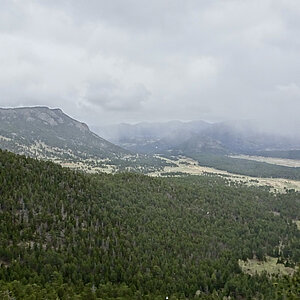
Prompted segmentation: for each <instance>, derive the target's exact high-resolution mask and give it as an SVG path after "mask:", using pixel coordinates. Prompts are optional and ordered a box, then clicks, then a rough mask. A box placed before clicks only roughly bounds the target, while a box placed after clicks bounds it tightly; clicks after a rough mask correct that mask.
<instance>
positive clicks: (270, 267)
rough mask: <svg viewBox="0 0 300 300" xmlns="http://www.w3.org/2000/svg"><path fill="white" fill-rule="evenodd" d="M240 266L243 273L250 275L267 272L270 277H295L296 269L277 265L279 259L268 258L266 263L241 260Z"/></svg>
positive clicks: (255, 260) (256, 260) (254, 260)
mask: <svg viewBox="0 0 300 300" xmlns="http://www.w3.org/2000/svg"><path fill="white" fill-rule="evenodd" d="M239 265H240V267H241V269H242V271H243V272H244V273H246V274H249V275H255V274H256V273H257V274H261V273H263V272H267V273H268V274H269V275H273V274H275V275H276V274H280V275H293V274H294V272H295V271H296V269H293V268H290V267H285V266H284V264H277V258H276V257H271V256H267V257H266V261H259V260H258V259H256V258H254V259H248V260H247V261H243V260H241V259H239Z"/></svg>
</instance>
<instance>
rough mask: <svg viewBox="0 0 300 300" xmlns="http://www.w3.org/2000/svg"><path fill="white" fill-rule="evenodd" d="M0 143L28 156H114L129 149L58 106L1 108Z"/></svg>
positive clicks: (6, 147) (124, 153)
mask: <svg viewBox="0 0 300 300" xmlns="http://www.w3.org/2000/svg"><path fill="white" fill-rule="evenodd" d="M0 136H1V137H0V141H1V147H2V148H5V149H8V150H13V151H14V152H17V153H22V154H27V155H31V156H35V155H42V156H45V157H47V156H49V155H51V152H52V155H53V152H54V151H53V149H52V151H51V148H55V150H56V151H55V155H56V156H57V157H66V156H69V157H72V156H73V157H77V158H86V157H98V158H115V157H120V156H122V155H126V154H128V151H126V150H124V149H122V148H120V147H118V146H115V145H113V144H111V143H109V142H108V141H106V140H104V139H102V138H101V137H99V136H98V135H96V134H95V133H93V132H91V131H90V130H89V128H88V126H87V125H86V124H84V123H81V122H78V121H76V120H74V119H72V118H70V117H69V116H67V115H66V114H64V113H63V112H62V111H61V110H60V109H49V108H47V107H22V108H8V109H0Z"/></svg>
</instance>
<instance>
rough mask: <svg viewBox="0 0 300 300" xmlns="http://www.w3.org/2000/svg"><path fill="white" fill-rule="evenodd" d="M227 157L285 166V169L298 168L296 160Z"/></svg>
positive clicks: (299, 165) (247, 156)
mask: <svg viewBox="0 0 300 300" xmlns="http://www.w3.org/2000/svg"><path fill="white" fill-rule="evenodd" d="M229 157H232V158H241V159H248V160H255V161H259V162H265V163H268V164H272V165H278V166H285V167H293V168H297V167H300V160H297V159H288V158H276V157H265V156H251V155H231V156H229Z"/></svg>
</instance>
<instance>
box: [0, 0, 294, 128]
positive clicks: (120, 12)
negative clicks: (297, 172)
mask: <svg viewBox="0 0 300 300" xmlns="http://www.w3.org/2000/svg"><path fill="white" fill-rule="evenodd" d="M0 7H1V9H0V45H1V47H0V66H1V72H0V106H20V105H47V106H50V107H61V108H62V109H63V110H64V111H65V112H66V113H68V114H70V115H72V116H74V117H75V118H78V119H80V120H82V121H85V122H87V123H88V124H91V125H95V126H97V125H101V124H105V123H119V122H139V121H143V120H148V121H151V120H153V121H158V120H160V121H162V120H170V119H181V120H191V119H205V120H211V121H220V120H229V119H258V124H260V125H261V126H262V127H264V126H265V127H266V128H272V129H273V130H281V131H282V132H285V133H286V132H297V130H298V128H300V118H299V117H298V113H299V111H300V92H299V90H300V60H299V53H300V38H299V37H300V2H299V1H297V0H272V1H271V0H245V1H237V0H228V1H221V0H219V1H216V0H215V1H214V0H213V1H211V0H210V1H196V0H194V1H193V0H191V1H183V0H172V1H171V0H165V1H158V0H153V1H144V0H142V1H141V0H128V1H123V0H114V1H96V0H91V1H88V3H87V2H86V1H83V0H76V1H67V0H60V1H58V0H51V1H50V0H48V1H34V0H32V1H30V0H26V1H9V0H8V1H6V0H0Z"/></svg>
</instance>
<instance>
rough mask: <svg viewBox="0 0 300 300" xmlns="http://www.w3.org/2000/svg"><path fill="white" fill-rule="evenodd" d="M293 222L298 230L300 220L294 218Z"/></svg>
mask: <svg viewBox="0 0 300 300" xmlns="http://www.w3.org/2000/svg"><path fill="white" fill-rule="evenodd" d="M293 222H294V223H295V224H296V225H297V228H298V230H300V220H294V221H293Z"/></svg>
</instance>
